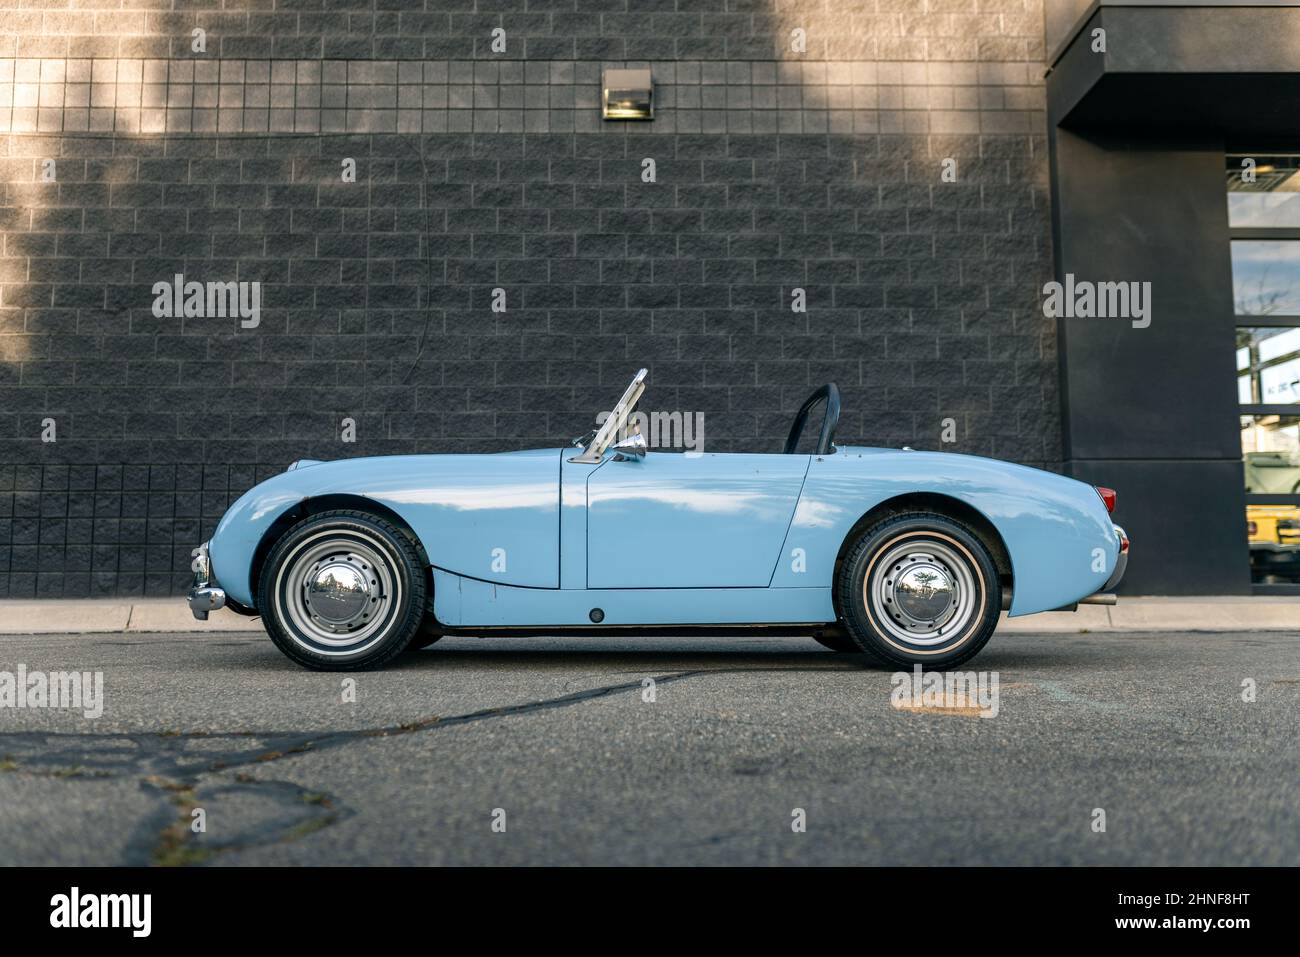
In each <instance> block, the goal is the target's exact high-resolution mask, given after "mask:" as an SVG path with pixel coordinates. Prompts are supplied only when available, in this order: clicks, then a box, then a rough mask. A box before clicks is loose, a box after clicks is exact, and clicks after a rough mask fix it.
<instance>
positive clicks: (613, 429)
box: [569, 369, 647, 465]
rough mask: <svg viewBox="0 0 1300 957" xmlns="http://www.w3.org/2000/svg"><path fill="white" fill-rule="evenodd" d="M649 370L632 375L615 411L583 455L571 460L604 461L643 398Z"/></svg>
mask: <svg viewBox="0 0 1300 957" xmlns="http://www.w3.org/2000/svg"><path fill="white" fill-rule="evenodd" d="M646 375H647V370H645V369H641V370H640V371H638V372H637V374H636V375H634V376H633V377H632V381H631V382H630V383H629V384H628V387H627V389H626V390H624V392H623V397H622V398H621V399H619V400H618V404H617V405H616V406H614V411H613V412H611V413H610V414H609V418H607V419H606V420H605V421H604V423H603V424H602V425H601V427H600V428H599V429H598V430H597V432H596V435H595V436H594V437H593V438H592V440H591V444H590V445H588V446H587V447H586V448H585V449H583V451H582V454H581V455H575V456H574V457H573V458H571V459H569V461H570V462H579V463H583V464H586V465H595V464H597V463H598V462H601V461H604V458H605V450H606V449H608V448H609V446H610V443H611V442H613V441H614V436H616V435H618V434H619V432H621V431H622V430H623V426H624V425H625V424H626V422H627V419H628V416H630V415H631V414H632V410H633V409H634V408H636V403H637V400H638V399H640V398H641V393H642V392H644V391H645V377H646Z"/></svg>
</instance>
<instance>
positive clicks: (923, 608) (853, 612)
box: [836, 512, 1002, 668]
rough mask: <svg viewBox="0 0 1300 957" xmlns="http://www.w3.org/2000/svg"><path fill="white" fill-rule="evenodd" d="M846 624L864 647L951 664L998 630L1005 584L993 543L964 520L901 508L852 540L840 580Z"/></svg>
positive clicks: (908, 659)
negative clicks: (991, 547)
mask: <svg viewBox="0 0 1300 957" xmlns="http://www.w3.org/2000/svg"><path fill="white" fill-rule="evenodd" d="M836 600H837V605H838V607H839V609H840V614H841V616H842V617H843V621H844V625H845V630H846V631H847V633H848V635H849V637H850V638H852V640H853V641H854V643H855V644H856V645H857V646H858V647H859V648H860V649H861V650H862V651H866V652H869V653H871V654H873V655H875V656H876V657H878V658H881V659H883V660H884V661H886V662H888V663H890V664H895V665H903V666H911V665H915V664H920V665H922V666H930V667H935V668H948V667H954V666H956V665H959V664H961V663H962V662H964V661H967V660H969V659H970V658H972V657H973V656H974V655H975V654H976V653H978V652H979V650H980V649H981V648H983V647H984V645H985V644H986V643H987V642H988V640H989V638H990V637H992V635H993V631H994V629H995V628H997V624H998V612H999V611H1000V610H1001V607H1002V586H1001V583H1000V582H999V580H998V574H997V568H996V566H995V565H994V563H993V558H992V556H991V555H990V554H989V550H988V548H986V547H985V545H984V543H983V542H981V541H980V539H979V537H978V536H977V535H975V534H974V533H973V532H972V531H971V530H970V529H968V528H966V527H965V526H964V525H962V524H961V523H959V522H956V521H954V520H953V519H951V518H949V517H947V516H946V515H939V514H936V513H931V512H913V513H908V514H904V515H897V516H894V517H892V518H889V519H887V520H885V521H883V522H880V523H879V524H877V525H875V526H873V527H872V528H869V529H867V530H866V531H865V532H863V533H862V534H861V535H859V536H858V538H857V540H856V541H855V542H854V543H853V545H852V546H850V549H849V552H848V555H847V556H846V557H845V560H844V563H843V565H842V566H841V568H840V573H839V575H838V577H837V579H836Z"/></svg>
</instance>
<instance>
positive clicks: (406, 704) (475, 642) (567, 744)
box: [0, 632, 1300, 866]
mask: <svg viewBox="0 0 1300 957" xmlns="http://www.w3.org/2000/svg"><path fill="white" fill-rule="evenodd" d="M20 668H21V669H22V670H23V671H24V672H25V673H26V674H27V675H28V676H30V675H32V674H33V673H39V674H47V673H50V672H67V671H72V670H76V671H80V672H87V673H91V674H92V675H93V673H95V672H100V673H102V676H103V695H102V708H103V713H102V715H101V716H99V717H97V718H87V717H86V716H85V713H84V712H85V710H86V709H85V708H82V709H80V710H76V709H68V708H50V707H24V708H17V707H10V706H6V703H5V701H4V686H3V682H4V673H6V672H8V673H10V674H13V675H15V679H14V680H15V681H16V676H17V674H18V672H19V670H20ZM963 670H965V671H970V672H976V673H977V674H976V675H975V677H976V678H977V679H978V678H980V677H981V676H982V680H983V681H984V685H983V688H984V690H985V692H986V696H985V698H983V699H981V698H979V697H978V696H977V695H975V694H973V693H972V694H970V695H968V696H966V697H965V698H964V699H963V698H961V697H960V695H958V696H957V697H954V696H951V695H950V696H949V697H947V698H941V699H936V700H931V699H920V700H911V699H910V697H909V700H907V701H902V700H900V695H903V694H904V692H905V693H906V695H908V696H910V695H911V688H912V686H911V684H910V680H909V683H908V684H907V685H903V684H902V683H901V681H896V680H895V679H894V672H893V670H892V669H888V668H885V667H883V666H875V665H871V664H869V663H867V662H864V661H863V660H861V659H860V658H859V657H858V656H853V655H839V654H835V653H832V652H829V651H826V650H824V649H822V648H821V646H819V645H817V644H816V643H814V642H813V641H811V640H809V639H801V638H788V639H782V638H770V639H761V640H742V639H699V638H691V639H686V638H682V639H640V638H637V639H627V638H618V639H615V638H590V639H537V638H530V639H522V638H521V639H503V638H497V639H472V638H458V639H444V640H443V641H441V642H439V643H438V644H436V645H434V646H433V647H431V648H430V649H428V650H427V651H423V652H419V653H416V654H413V655H410V656H408V657H407V658H405V659H403V660H401V661H400V662H399V663H398V664H397V665H396V666H393V667H390V668H389V669H387V670H385V671H381V672H373V673H363V674H359V675H349V676H344V675H338V674H323V673H313V672H308V671H304V670H302V669H300V668H298V667H297V666H295V665H293V664H291V663H290V662H289V661H287V660H286V659H285V658H284V657H283V656H282V655H281V654H280V653H279V652H278V651H277V650H276V649H275V648H274V647H273V646H272V645H271V643H270V641H269V640H268V639H266V638H265V637H263V636H255V635H248V634H225V635H222V634H138V635H136V634H121V635H108V634H104V635H34V636H10V637H4V638H0V863H4V864H150V863H152V864H166V865H181V866H212V865H253V864H417V865H419V864H508V865H514V864H622V865H642V864H738V865H750V864H757V865H768V864H904V865H922V864H1228V865H1237V864H1281V865H1294V864H1298V863H1300V740H1298V737H1297V731H1300V634H1296V633H1282V632H1273V633H1268V634H1263V633H1256V634H1251V633H1222V634H1220V633H1196V634H1181V633H1169V632H1165V633H1160V634H1105V635H1102V634H1074V635H1063V634H1055V635H1023V634H1015V635H1001V636H996V637H995V638H994V639H993V641H992V643H991V644H990V645H989V646H988V647H987V648H986V649H985V650H984V651H983V652H982V653H981V654H980V655H979V656H978V657H977V658H976V659H975V660H974V661H972V662H970V663H969V664H968V665H966V666H964V669H963ZM995 676H996V678H997V692H996V695H992V693H991V689H992V684H991V682H992V679H993V678H994V677H995ZM349 680H351V681H354V682H355V685H350V684H348V683H347V682H348V681H349ZM896 688H902V689H903V690H902V691H896V690H895V689H896ZM1244 699H1253V700H1244ZM25 703H32V699H31V698H30V696H29V697H28V698H27V699H25ZM47 703H48V702H47ZM900 705H902V706H901V707H900ZM994 708H995V709H996V714H993V713H992V711H993V710H994ZM92 710H93V709H92ZM982 715H983V716H982ZM197 824H202V829H200V830H196V826H197Z"/></svg>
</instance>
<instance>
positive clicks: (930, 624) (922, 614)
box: [862, 536, 982, 646]
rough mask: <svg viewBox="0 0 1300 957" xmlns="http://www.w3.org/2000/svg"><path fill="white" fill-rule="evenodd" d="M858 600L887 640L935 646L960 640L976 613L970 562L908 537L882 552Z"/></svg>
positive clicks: (940, 546)
mask: <svg viewBox="0 0 1300 957" xmlns="http://www.w3.org/2000/svg"><path fill="white" fill-rule="evenodd" d="M862 597H863V599H864V600H865V602H866V604H867V606H868V607H869V608H870V609H871V611H872V613H873V614H872V617H873V619H874V620H875V621H876V622H877V623H878V624H879V626H880V628H881V629H882V630H883V631H884V632H885V636H886V637H887V638H891V639H894V640H897V641H899V642H903V643H906V644H909V645H923V646H931V645H940V644H944V643H946V642H948V641H950V640H952V639H953V638H955V637H957V636H958V635H960V633H961V632H962V631H963V630H964V629H966V628H967V627H968V626H969V625H970V624H971V622H972V620H973V619H974V617H975V616H976V615H977V614H978V613H979V612H980V609H981V607H982V606H981V600H980V598H981V592H980V588H979V582H978V580H977V578H976V572H975V570H974V569H973V567H972V564H971V562H970V561H969V560H968V559H967V557H966V556H965V555H963V554H962V552H961V551H959V550H958V549H957V548H955V547H953V546H951V545H948V544H947V543H945V542H941V541H937V540H935V539H933V538H929V537H921V536H907V538H906V540H902V541H898V542H896V543H895V544H893V545H890V546H887V547H886V548H885V549H884V551H883V553H882V554H881V556H880V558H879V559H878V560H877V561H876V562H875V564H874V565H873V566H872V569H871V574H870V575H869V576H868V577H867V580H866V581H865V582H863V596H862Z"/></svg>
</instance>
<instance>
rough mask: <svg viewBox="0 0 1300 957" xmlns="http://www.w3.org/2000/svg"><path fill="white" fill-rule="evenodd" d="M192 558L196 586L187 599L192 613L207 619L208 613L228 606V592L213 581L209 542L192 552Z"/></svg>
mask: <svg viewBox="0 0 1300 957" xmlns="http://www.w3.org/2000/svg"><path fill="white" fill-rule="evenodd" d="M190 556H191V558H192V560H191V562H190V569H191V571H193V572H194V587H193V588H191V589H190V593H189V596H188V597H187V598H186V601H187V602H188V603H189V606H190V614H192V615H193V616H194V617H195V618H197V619H198V620H199V621H207V620H208V613H209V612H213V611H216V610H217V609H218V608H225V607H226V592H225V589H223V588H218V587H217V586H216V584H215V583H214V581H213V578H214V576H213V574H212V559H211V557H210V556H209V555H208V543H207V542H204V543H203V544H202V545H200V546H199V547H198V548H196V549H194V551H192V552H190Z"/></svg>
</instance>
